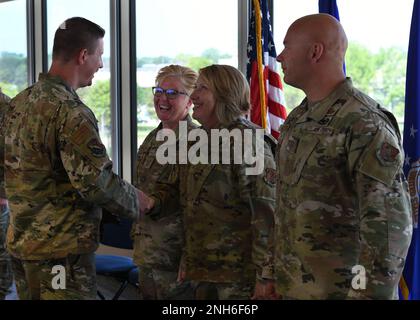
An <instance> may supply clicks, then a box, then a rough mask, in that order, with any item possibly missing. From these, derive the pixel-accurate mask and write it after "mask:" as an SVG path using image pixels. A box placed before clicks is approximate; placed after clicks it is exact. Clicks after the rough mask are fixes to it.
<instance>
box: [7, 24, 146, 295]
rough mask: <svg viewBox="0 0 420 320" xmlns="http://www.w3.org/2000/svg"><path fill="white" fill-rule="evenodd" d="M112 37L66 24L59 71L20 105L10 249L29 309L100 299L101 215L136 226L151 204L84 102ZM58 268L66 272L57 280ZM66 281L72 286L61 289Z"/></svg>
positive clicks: (57, 42) (55, 65) (12, 120)
mask: <svg viewBox="0 0 420 320" xmlns="http://www.w3.org/2000/svg"><path fill="white" fill-rule="evenodd" d="M104 33H105V31H104V30H103V29H102V28H101V27H100V26H98V25H96V24H95V23H93V22H91V21H89V20H86V19H83V18H78V17H76V18H71V19H68V20H66V21H65V22H64V23H63V24H62V25H60V27H59V28H58V29H57V31H56V34H55V38H54V47H53V62H52V66H51V69H50V71H49V72H48V73H47V74H41V75H40V76H39V81H38V82H37V83H35V84H34V85H33V86H31V87H29V88H27V89H26V90H24V91H22V92H21V93H20V94H18V95H17V96H16V97H15V98H14V99H12V101H11V102H10V111H9V112H8V113H7V116H6V118H5V126H4V130H5V134H4V135H5V189H6V194H7V197H8V200H9V206H10V225H9V229H8V232H7V248H8V250H9V252H10V254H11V255H12V267H13V271H14V274H15V281H16V286H17V291H18V295H19V298H20V299H95V297H96V276H95V261H94V251H95V250H96V249H97V247H98V236H99V222H100V220H101V215H102V213H101V207H103V208H105V209H107V210H108V211H109V212H114V213H116V214H118V215H120V216H123V217H128V218H132V219H136V218H137V217H138V213H139V209H143V208H142V206H140V204H141V205H144V204H145V202H142V200H143V197H142V193H141V192H139V191H138V190H137V189H136V188H134V187H133V186H132V185H130V184H128V183H127V182H125V181H124V180H122V179H121V178H120V177H119V176H118V175H116V174H114V173H113V171H112V162H111V160H110V159H109V157H108V155H107V152H106V149H105V146H104V145H103V144H102V142H101V139H100V137H99V132H98V126H97V120H96V118H95V116H94V114H93V113H92V111H91V110H90V109H89V108H88V107H87V106H86V105H84V104H83V102H82V101H81V100H80V99H79V97H78V95H77V94H76V92H75V90H76V89H78V88H81V87H85V86H89V85H91V84H92V78H93V75H94V73H95V72H96V71H97V70H98V69H99V68H102V58H101V56H102V54H103V37H104ZM54 266H61V268H64V272H63V269H61V273H60V274H57V275H55V274H53V273H52V271H53V267H54ZM63 273H64V274H63ZM58 276H60V278H59V279H62V278H61V277H63V276H65V281H64V280H62V281H60V282H59V284H60V286H57V285H55V286H54V285H53V284H54V283H55V282H54V281H55V280H57V278H55V277H58ZM57 283H58V281H56V284H57ZM63 285H65V286H63ZM64 287H65V288H64ZM57 288H58V289H57ZM63 288H64V289H63Z"/></svg>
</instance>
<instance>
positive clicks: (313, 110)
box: [306, 77, 353, 122]
mask: <svg viewBox="0 0 420 320" xmlns="http://www.w3.org/2000/svg"><path fill="white" fill-rule="evenodd" d="M352 88H353V83H352V81H351V79H350V78H349V77H348V78H346V79H345V80H344V81H343V82H342V83H341V84H340V85H339V86H338V87H337V88H336V89H335V90H334V91H333V92H332V93H331V94H330V95H329V96H328V97H326V98H325V99H323V100H321V101H319V102H316V103H315V104H313V105H311V106H308V112H307V118H308V119H311V120H314V121H317V122H318V121H320V120H321V119H323V118H324V117H325V115H326V114H327V112H328V111H329V109H330V107H331V106H332V105H333V104H334V103H335V102H336V101H337V100H338V99H340V98H341V97H342V96H343V95H344V94H345V93H346V92H349V91H351V90H352ZM306 104H308V101H307V100H306Z"/></svg>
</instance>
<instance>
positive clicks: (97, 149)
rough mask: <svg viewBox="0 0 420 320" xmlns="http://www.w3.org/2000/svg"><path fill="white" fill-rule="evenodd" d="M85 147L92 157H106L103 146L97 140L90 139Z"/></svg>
mask: <svg viewBox="0 0 420 320" xmlns="http://www.w3.org/2000/svg"><path fill="white" fill-rule="evenodd" d="M87 147H88V148H89V150H90V151H91V152H92V155H93V156H94V157H97V158H102V157H105V156H106V149H105V146H104V145H103V144H102V143H101V142H100V141H99V140H98V139H97V138H93V139H91V140H90V141H89V142H88V144H87Z"/></svg>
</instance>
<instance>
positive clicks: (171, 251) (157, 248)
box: [133, 116, 197, 272]
mask: <svg viewBox="0 0 420 320" xmlns="http://www.w3.org/2000/svg"><path fill="white" fill-rule="evenodd" d="M184 121H186V122H187V129H188V131H189V130H191V129H193V128H196V127H197V126H196V125H195V124H194V123H193V122H192V120H191V117H190V116H187V118H186V119H185V120H184ZM161 129H162V124H160V125H159V126H158V127H157V128H156V129H154V130H153V131H152V132H150V133H149V134H148V136H147V137H146V139H145V140H144V142H143V144H142V145H141V146H140V148H139V151H138V153H137V177H136V183H135V186H136V187H137V188H139V189H141V190H142V191H144V192H145V193H147V194H152V193H153V192H155V185H156V181H157V180H158V178H159V176H160V175H161V174H162V171H163V169H164V167H165V166H167V165H162V164H160V163H159V162H158V161H157V160H156V151H157V149H158V148H159V146H161V145H162V144H163V141H157V134H158V132H159V131H160V130H161ZM176 134H177V137H178V132H177V131H176ZM177 158H178V156H177ZM167 209H168V210H169V211H168V212H163V213H161V216H162V217H161V218H159V219H152V218H151V217H150V216H141V218H140V219H139V221H138V223H137V224H136V227H135V237H134V253H133V259H134V262H135V263H136V264H137V265H140V266H146V267H149V268H156V269H160V270H167V271H175V272H177V271H178V268H179V263H180V259H181V255H182V247H183V244H184V231H183V226H182V216H181V211H180V209H179V203H176V202H175V203H174V205H173V206H172V207H171V208H167Z"/></svg>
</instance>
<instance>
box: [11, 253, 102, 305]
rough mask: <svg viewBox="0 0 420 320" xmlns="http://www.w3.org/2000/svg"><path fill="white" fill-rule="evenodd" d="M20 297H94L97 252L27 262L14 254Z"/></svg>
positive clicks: (42, 298)
mask: <svg viewBox="0 0 420 320" xmlns="http://www.w3.org/2000/svg"><path fill="white" fill-rule="evenodd" d="M12 267H13V272H14V275H15V282H16V289H17V293H18V296H19V299H20V300H94V299H95V298H96V292H97V290H96V269H95V254H94V253H88V254H81V255H68V256H67V257H66V258H62V259H51V260H40V261H27V260H20V259H16V258H14V257H12Z"/></svg>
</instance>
